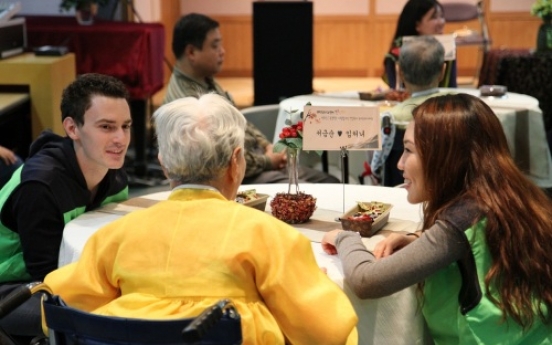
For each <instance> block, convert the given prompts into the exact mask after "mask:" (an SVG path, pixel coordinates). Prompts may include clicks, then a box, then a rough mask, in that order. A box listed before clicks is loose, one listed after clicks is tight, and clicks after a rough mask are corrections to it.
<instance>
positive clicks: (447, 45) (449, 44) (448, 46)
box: [402, 34, 456, 61]
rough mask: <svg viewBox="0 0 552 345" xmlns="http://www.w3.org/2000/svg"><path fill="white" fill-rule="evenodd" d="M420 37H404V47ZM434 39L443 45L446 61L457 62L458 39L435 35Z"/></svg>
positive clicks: (450, 36) (449, 35)
mask: <svg viewBox="0 0 552 345" xmlns="http://www.w3.org/2000/svg"><path fill="white" fill-rule="evenodd" d="M418 37H420V36H404V37H403V39H402V44H403V46H404V45H405V44H408V43H409V42H412V41H413V40H415V39H416V38H418ZM433 37H435V39H436V40H437V41H439V43H441V44H442V45H443V48H444V49H445V61H451V60H456V37H455V36H454V35H452V34H447V35H433Z"/></svg>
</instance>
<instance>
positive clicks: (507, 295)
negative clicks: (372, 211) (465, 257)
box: [413, 94, 552, 328]
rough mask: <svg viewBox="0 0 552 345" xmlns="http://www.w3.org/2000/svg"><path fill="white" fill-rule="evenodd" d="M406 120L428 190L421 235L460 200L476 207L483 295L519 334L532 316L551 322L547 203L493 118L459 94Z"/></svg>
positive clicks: (550, 211)
mask: <svg viewBox="0 0 552 345" xmlns="http://www.w3.org/2000/svg"><path fill="white" fill-rule="evenodd" d="M413 116H414V122H415V127H414V140H415V143H416V148H417V151H418V154H419V156H420V160H421V164H422V168H423V174H424V179H425V186H426V189H427V190H426V193H427V195H426V197H427V198H426V200H427V201H426V202H425V203H424V229H428V228H429V227H430V226H431V225H433V224H435V221H436V219H437V218H438V217H439V215H440V214H441V213H442V212H443V211H444V210H445V209H446V208H447V207H448V206H449V205H451V204H453V203H455V202H457V201H459V200H471V201H473V202H475V203H477V204H478V206H479V209H480V210H482V214H483V217H486V219H487V228H486V231H485V238H486V243H487V246H488V248H489V251H490V255H491V257H492V265H491V268H490V270H489V272H487V275H486V276H485V286H486V293H487V296H488V297H489V298H490V299H491V300H492V301H493V303H495V304H496V305H497V306H498V307H499V308H500V309H501V310H502V313H503V318H504V319H505V318H506V317H511V318H512V319H513V320H514V321H515V322H517V323H518V324H520V325H521V326H522V327H524V328H527V327H530V326H531V325H532V324H533V322H534V321H535V317H538V318H540V319H541V320H542V321H543V322H545V323H547V322H550V321H551V314H552V202H551V200H550V199H549V197H548V196H547V195H546V194H545V193H544V192H543V191H542V190H541V189H540V188H539V187H537V186H536V185H535V184H534V183H532V182H531V181H529V180H528V179H527V178H526V177H525V176H524V175H523V173H522V172H521V171H520V169H519V168H518V167H517V166H516V164H515V162H514V160H513V159H512V156H511V155H510V151H509V149H508V143H507V141H506V137H505V135H504V131H503V129H502V126H501V125H500V122H499V120H498V118H497V117H496V115H495V114H494V113H493V111H492V110H491V109H490V108H489V107H488V106H487V105H486V104H485V103H484V102H483V101H481V100H480V99H478V98H477V97H474V96H470V95H466V94H457V95H445V96H439V97H434V98H431V99H429V100H427V101H426V102H424V103H423V104H421V105H420V106H418V107H417V108H415V109H414V111H413ZM543 159H544V158H543ZM475 221H477V220H474V222H475ZM491 290H492V291H496V292H498V298H494V297H492V295H491V294H490V291H491Z"/></svg>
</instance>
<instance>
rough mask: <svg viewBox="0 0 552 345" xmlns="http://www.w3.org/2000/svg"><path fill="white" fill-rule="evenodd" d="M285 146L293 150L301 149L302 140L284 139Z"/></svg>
mask: <svg viewBox="0 0 552 345" xmlns="http://www.w3.org/2000/svg"><path fill="white" fill-rule="evenodd" d="M286 143H287V146H289V147H291V148H294V149H300V148H302V147H303V139H301V138H286Z"/></svg>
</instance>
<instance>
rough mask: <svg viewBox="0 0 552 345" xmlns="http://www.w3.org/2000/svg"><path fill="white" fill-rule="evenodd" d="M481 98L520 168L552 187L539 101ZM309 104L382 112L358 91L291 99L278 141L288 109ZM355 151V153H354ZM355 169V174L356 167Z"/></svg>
mask: <svg viewBox="0 0 552 345" xmlns="http://www.w3.org/2000/svg"><path fill="white" fill-rule="evenodd" d="M440 90H441V91H454V92H458V93H467V94H471V95H473V96H476V97H479V90H477V89H462V88H455V89H446V88H442V89H440ZM480 98H481V99H482V100H483V101H484V102H485V103H487V104H488V105H489V106H490V107H491V109H492V110H493V111H494V113H495V114H496V115H497V117H498V119H499V120H500V123H501V125H502V128H503V129H504V133H505V135H506V139H507V140H508V145H509V147H510V152H511V153H512V156H513V157H514V160H515V161H516V163H517V165H518V167H519V168H520V169H521V170H522V171H523V172H524V173H525V175H526V176H527V177H528V178H530V179H531V180H532V181H533V182H535V183H536V184H537V185H538V186H539V187H541V188H550V187H552V157H551V155H550V148H549V146H548V141H547V137H546V132H545V126H544V122H543V115H542V111H541V110H540V109H539V101H538V100H537V99H536V98H534V97H531V96H528V95H523V94H518V93H514V92H508V93H507V95H506V96H504V97H480ZM307 102H310V103H311V104H312V105H313V106H380V110H381V102H370V101H361V100H360V99H359V96H358V92H356V91H345V92H337V93H328V94H319V95H314V94H313V95H301V96H295V97H291V98H288V99H285V100H283V101H282V102H280V111H279V113H278V119H277V121H276V130H275V140H276V138H277V134H278V133H280V131H281V129H282V128H283V127H284V125H285V119H286V116H287V114H286V112H285V110H290V109H302V108H303V107H304V106H305V104H306V103H307ZM354 152H355V151H351V153H354ZM355 160H356V162H355ZM358 160H362V162H363V161H364V160H366V154H364V155H362V154H361V155H358V154H357V155H356V156H354V158H353V159H350V160H349V162H350V163H351V165H353V164H354V165H356V166H357V170H358V169H360V168H359V167H361V166H362V162H358ZM351 170H352V171H353V170H354V168H351ZM355 172H357V171H355ZM357 173H358V172H357Z"/></svg>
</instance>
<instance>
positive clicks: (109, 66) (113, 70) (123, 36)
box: [25, 16, 165, 175]
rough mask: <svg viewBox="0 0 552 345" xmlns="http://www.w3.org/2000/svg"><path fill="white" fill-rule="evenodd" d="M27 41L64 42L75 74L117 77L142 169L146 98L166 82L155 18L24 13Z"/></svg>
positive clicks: (159, 29) (161, 30)
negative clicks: (86, 20)
mask: <svg viewBox="0 0 552 345" xmlns="http://www.w3.org/2000/svg"><path fill="white" fill-rule="evenodd" d="M25 20H26V25H27V45H28V46H29V47H31V48H36V47H39V46H43V45H53V46H66V47H67V48H68V49H69V51H70V52H73V53H74V54H75V56H76V68H77V74H84V73H101V74H106V75H110V76H113V77H115V78H118V79H119V80H121V81H122V82H123V83H124V84H125V85H126V87H127V89H128V91H129V93H130V98H131V104H130V106H131V112H132V119H133V133H134V136H133V144H134V150H135V161H136V163H135V169H136V170H137V171H136V173H137V174H138V175H143V174H145V170H146V167H147V163H146V154H145V151H146V147H147V143H148V139H149V137H148V135H147V121H146V119H147V102H148V99H149V98H150V97H151V96H152V95H153V94H154V93H156V92H157V91H159V90H160V89H161V88H163V85H164V78H163V59H164V51H165V30H164V27H163V25H162V24H159V23H134V22H120V21H105V20H95V21H94V24H93V25H79V24H78V23H77V21H76V19H75V18H74V17H69V16H26V17H25Z"/></svg>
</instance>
